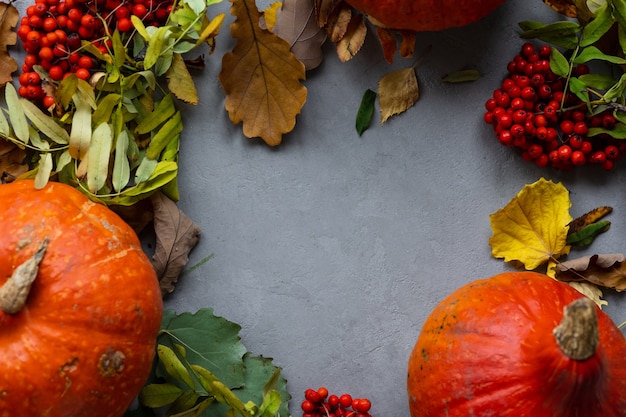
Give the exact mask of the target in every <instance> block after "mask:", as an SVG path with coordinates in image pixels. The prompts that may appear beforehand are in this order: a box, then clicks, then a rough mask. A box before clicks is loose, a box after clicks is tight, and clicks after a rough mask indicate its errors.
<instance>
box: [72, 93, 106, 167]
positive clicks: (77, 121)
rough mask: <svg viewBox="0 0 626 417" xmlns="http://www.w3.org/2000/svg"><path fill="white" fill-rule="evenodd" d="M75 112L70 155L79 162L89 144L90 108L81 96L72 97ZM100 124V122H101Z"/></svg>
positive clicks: (77, 94)
mask: <svg viewBox="0 0 626 417" xmlns="http://www.w3.org/2000/svg"><path fill="white" fill-rule="evenodd" d="M73 100H74V105H75V106H76V111H75V112H74V117H73V118H72V128H71V130H70V148H69V149H70V155H72V158H74V159H77V160H80V159H83V158H84V157H85V155H86V154H87V151H88V150H89V147H90V142H91V106H89V103H87V101H86V100H83V96H82V94H79V93H76V94H74V97H73ZM101 123H102V122H101Z"/></svg>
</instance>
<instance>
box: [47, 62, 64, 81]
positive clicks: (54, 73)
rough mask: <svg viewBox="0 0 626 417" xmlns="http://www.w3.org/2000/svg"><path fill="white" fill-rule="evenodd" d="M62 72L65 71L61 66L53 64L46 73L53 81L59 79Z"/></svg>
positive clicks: (61, 76) (61, 77)
mask: <svg viewBox="0 0 626 417" xmlns="http://www.w3.org/2000/svg"><path fill="white" fill-rule="evenodd" d="M64 74H65V71H63V68H61V67H60V66H59V65H54V66H52V67H51V68H50V69H49V70H48V75H49V76H50V78H52V79H53V80H54V81H61V80H62V79H63V75H64Z"/></svg>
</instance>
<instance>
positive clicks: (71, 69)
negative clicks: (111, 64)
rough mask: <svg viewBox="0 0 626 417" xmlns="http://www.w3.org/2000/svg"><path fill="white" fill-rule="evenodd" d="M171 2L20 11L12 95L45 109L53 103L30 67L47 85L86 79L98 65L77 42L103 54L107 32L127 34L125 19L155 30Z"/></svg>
mask: <svg viewBox="0 0 626 417" xmlns="http://www.w3.org/2000/svg"><path fill="white" fill-rule="evenodd" d="M172 3H173V0H36V3H35V4H33V5H31V6H28V7H27V8H26V15H25V16H24V17H23V18H22V19H21V21H20V24H19V27H18V29H17V35H18V37H19V38H20V40H21V42H22V46H23V48H24V50H25V52H26V57H25V58H24V63H23V65H22V74H21V75H20V78H19V82H20V87H19V89H18V93H19V94H20V95H21V96H22V97H25V98H28V99H30V100H32V101H34V102H38V103H41V104H43V105H44V106H45V107H49V106H50V105H52V104H53V103H54V99H53V98H52V97H50V96H47V95H46V93H45V91H44V89H43V88H42V85H41V77H40V75H39V74H38V73H37V72H35V71H34V69H33V67H34V66H36V65H39V66H41V67H42V68H43V69H44V70H45V71H47V73H48V76H49V78H50V79H51V80H52V81H60V80H62V79H63V78H64V77H65V76H67V75H69V74H71V73H74V74H76V76H77V77H78V78H81V79H84V80H86V79H88V78H89V77H90V76H91V73H92V71H94V70H96V69H97V67H98V65H99V64H98V63H97V62H96V60H94V57H92V56H91V55H89V54H87V53H86V52H84V48H82V47H81V43H82V41H88V42H91V43H92V44H93V45H94V46H96V47H97V48H98V49H99V50H100V51H101V52H102V53H103V54H108V53H109V50H110V48H111V44H110V40H109V39H108V37H107V36H106V35H107V33H108V34H110V33H112V32H113V31H114V30H115V29H118V30H119V31H120V32H122V33H126V32H129V31H130V30H132V29H133V24H132V22H131V19H130V17H131V15H134V16H137V17H138V18H139V19H141V20H142V21H143V22H144V24H145V25H146V26H147V25H154V26H160V25H162V24H164V23H165V22H166V21H167V18H168V16H169V13H170V12H171V10H172Z"/></svg>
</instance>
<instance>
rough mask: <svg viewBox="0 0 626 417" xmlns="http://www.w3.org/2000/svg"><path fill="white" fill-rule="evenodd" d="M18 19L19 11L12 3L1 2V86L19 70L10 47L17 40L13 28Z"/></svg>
mask: <svg viewBox="0 0 626 417" xmlns="http://www.w3.org/2000/svg"><path fill="white" fill-rule="evenodd" d="M18 19H19V13H18V11H17V9H16V8H15V7H14V6H13V5H12V4H7V3H0V87H4V86H5V85H6V83H8V82H10V81H11V80H12V79H13V76H12V74H13V73H14V72H15V71H17V61H16V60H15V59H13V58H12V57H11V56H10V55H9V51H8V47H9V46H11V45H15V43H16V42H17V34H16V33H15V32H14V31H13V28H15V25H17V21H18Z"/></svg>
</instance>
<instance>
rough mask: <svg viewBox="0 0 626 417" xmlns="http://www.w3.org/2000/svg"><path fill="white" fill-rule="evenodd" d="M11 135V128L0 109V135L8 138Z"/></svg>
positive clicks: (2, 110)
mask: <svg viewBox="0 0 626 417" xmlns="http://www.w3.org/2000/svg"><path fill="white" fill-rule="evenodd" d="M10 134H11V126H9V121H8V120H7V118H6V117H5V116H4V109H0V135H3V136H9V135H10Z"/></svg>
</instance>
